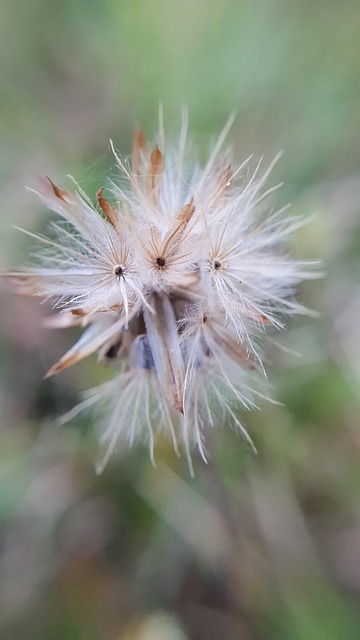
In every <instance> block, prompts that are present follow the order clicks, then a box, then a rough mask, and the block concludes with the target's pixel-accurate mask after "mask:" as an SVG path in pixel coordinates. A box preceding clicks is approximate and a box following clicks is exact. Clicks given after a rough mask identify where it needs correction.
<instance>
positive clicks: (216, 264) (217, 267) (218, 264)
mask: <svg viewBox="0 0 360 640" xmlns="http://www.w3.org/2000/svg"><path fill="white" fill-rule="evenodd" d="M213 267H214V269H215V271H217V270H218V269H220V267H221V262H220V261H219V260H214V262H213Z"/></svg>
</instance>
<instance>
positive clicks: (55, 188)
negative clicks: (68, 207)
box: [45, 176, 66, 202]
mask: <svg viewBox="0 0 360 640" xmlns="http://www.w3.org/2000/svg"><path fill="white" fill-rule="evenodd" d="M45 178H46V179H47V180H48V181H49V183H50V186H51V188H52V190H53V192H54V194H55V195H56V197H57V198H59V200H62V201H63V202H65V195H66V191H64V190H63V189H60V187H58V186H57V185H56V184H54V183H53V181H52V180H50V178H49V177H48V176H45Z"/></svg>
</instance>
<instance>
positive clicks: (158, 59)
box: [0, 0, 360, 640]
mask: <svg viewBox="0 0 360 640" xmlns="http://www.w3.org/2000/svg"><path fill="white" fill-rule="evenodd" d="M0 17H1V20H0V25H1V26H0V29H1V37H0V74H1V89H0V91H1V94H0V96H1V99H0V109H1V118H0V137H1V154H0V182H1V217H0V233H1V235H0V238H1V253H0V267H1V269H5V268H8V267H10V266H11V267H14V266H16V265H17V264H22V263H23V262H24V261H26V258H27V256H28V255H29V251H31V242H30V241H29V239H27V238H25V237H23V236H22V235H21V234H20V233H18V232H16V231H15V230H14V229H13V228H12V226H11V225H12V224H16V225H20V226H23V227H25V228H27V229H30V230H31V229H33V230H34V229H42V228H44V226H45V225H46V217H47V214H46V212H45V211H44V210H43V209H42V208H41V207H40V205H39V203H38V202H37V200H36V198H34V196H33V194H31V193H29V192H27V191H26V190H25V185H31V186H34V185H35V186H36V182H37V180H38V178H39V176H42V175H44V174H46V175H50V176H51V177H53V178H54V180H56V181H57V182H59V183H60V184H66V180H67V179H66V175H67V174H68V173H71V174H72V175H74V176H75V177H76V179H77V180H78V181H79V182H80V183H81V185H82V186H83V188H85V190H86V191H87V192H88V193H89V194H90V196H91V197H93V196H94V194H95V192H96V190H97V189H98V188H99V187H101V186H103V185H104V181H105V176H106V175H108V174H110V175H111V176H114V163H113V159H112V157H111V154H110V152H109V148H108V140H109V138H112V139H114V140H115V142H116V145H117V146H118V147H119V148H121V149H122V150H123V151H124V152H125V153H128V152H129V151H130V144H131V137H132V133H133V130H134V127H135V125H136V124H138V123H139V122H141V124H142V126H143V128H144V129H145V130H146V131H147V132H148V133H149V134H150V135H151V133H152V132H155V130H156V121H157V112H158V105H159V102H160V101H162V102H163V106H164V114H165V124H166V129H167V131H169V132H170V134H173V135H174V136H176V134H177V132H178V128H179V122H180V111H181V106H182V105H183V104H186V105H187V106H188V108H189V113H190V129H191V132H192V134H193V137H194V140H195V142H196V144H197V145H198V147H199V150H200V156H201V157H203V156H204V154H205V153H206V150H207V148H208V143H209V138H211V137H212V136H214V135H216V134H217V133H218V131H219V130H220V129H221V127H222V126H223V124H224V123H225V121H226V119H227V117H228V116H229V114H230V113H231V112H232V111H233V110H234V109H236V111H237V119H236V123H235V125H234V127H233V130H232V141H233V144H234V147H235V156H236V157H237V158H238V160H239V161H240V160H242V159H244V158H245V157H247V156H248V155H249V154H250V153H253V152H255V154H256V155H257V156H259V155H261V154H263V153H264V154H265V158H267V159H268V160H269V161H270V159H271V158H272V157H273V156H274V155H275V153H276V152H277V151H278V150H279V149H283V150H284V156H283V158H282V160H281V161H280V162H279V163H278V165H277V167H276V169H275V170H274V174H273V180H274V183H276V182H277V181H278V179H279V180H282V179H284V180H285V186H284V187H283V188H282V190H281V191H280V192H279V193H278V195H277V198H278V199H279V200H280V201H279V204H284V203H286V202H287V201H291V202H292V203H293V204H292V210H293V211H294V212H295V213H298V214H299V215H307V214H312V213H314V212H315V213H316V214H317V216H316V219H315V220H314V222H312V223H311V224H310V225H308V226H307V227H305V228H304V229H303V230H302V231H301V232H299V233H298V234H297V237H296V239H295V249H296V252H297V253H298V255H301V256H303V257H306V258H313V257H315V258H321V259H323V261H324V265H325V269H326V272H327V275H326V278H325V279H324V280H322V281H319V282H315V283H311V284H308V285H306V287H303V288H302V290H301V292H300V296H301V299H302V300H303V301H304V303H305V304H307V305H308V306H310V307H311V308H313V309H315V310H316V311H318V312H319V314H320V315H319V318H317V319H313V318H301V319H298V320H296V321H294V322H293V323H292V325H291V328H290V330H289V331H288V332H287V334H286V335H284V336H282V338H281V340H282V342H283V344H284V345H286V347H288V348H290V349H291V350H295V351H297V352H298V353H299V354H301V356H300V357H298V356H295V355H293V354H292V353H287V352H274V353H273V354H269V359H270V360H271V363H269V365H268V372H269V378H270V382H271V387H272V391H271V393H272V396H273V397H274V398H276V399H278V400H279V401H281V402H282V403H283V405H282V406H281V405H269V404H266V403H264V404H263V406H262V407H261V409H262V410H261V412H256V413H253V414H249V415H246V416H244V421H245V422H246V425H247V427H248V429H249V430H250V432H251V434H252V436H253V438H254V440H255V442H256V444H257V448H258V450H259V455H258V456H257V457H256V458H255V457H253V456H252V455H251V454H250V453H249V452H248V450H247V449H246V447H245V446H244V443H243V442H242V441H241V439H240V438H239V437H237V435H236V434H234V433H232V432H231V431H226V430H219V431H217V432H216V433H215V432H214V433H211V434H209V436H210V438H211V442H210V447H211V460H210V463H209V465H208V466H204V465H203V464H202V463H201V462H200V461H199V462H196V477H195V480H191V479H190V477H189V474H188V471H187V467H186V462H185V461H184V460H182V459H181V460H178V459H176V458H175V456H174V454H173V451H172V449H171V447H170V446H169V445H168V444H167V443H166V442H159V443H158V450H157V468H156V469H154V468H153V467H152V466H151V463H150V461H149V456H148V452H147V451H146V450H144V449H143V448H142V447H141V446H138V447H136V448H134V449H133V450H131V451H125V452H121V453H120V454H119V455H118V456H117V457H116V458H114V459H113V460H112V461H111V462H110V463H109V465H108V467H107V468H106V470H105V472H104V473H103V475H102V476H100V477H97V476H95V473H94V469H93V461H94V459H95V456H96V446H97V445H96V434H95V433H94V430H93V425H91V424H89V423H88V422H87V421H86V420H85V419H84V418H79V419H78V420H77V421H74V422H73V423H71V424H70V425H67V426H65V427H59V426H57V425H56V417H57V416H59V415H60V414H61V413H62V412H63V411H64V410H66V409H67V408H69V407H71V406H72V405H73V404H74V402H76V400H77V399H78V398H79V397H80V394H81V391H82V390H84V389H86V388H88V387H90V386H92V385H93V384H95V383H96V382H97V381H99V380H102V379H103V378H104V377H106V376H108V375H109V373H108V372H106V371H104V370H102V369H101V368H100V367H96V366H94V362H95V361H94V360H90V361H89V362H85V363H83V364H81V365H79V366H78V367H76V368H75V369H74V370H71V371H68V372H64V373H63V374H61V376H59V378H58V379H54V380H53V379H51V380H46V381H44V380H42V376H43V374H44V373H45V371H46V370H47V368H48V367H49V366H50V365H51V364H52V363H53V362H54V361H55V360H56V358H57V357H58V356H59V355H60V354H61V353H62V352H63V351H64V350H65V349H66V347H67V346H69V345H70V344H71V340H72V338H74V335H75V334H74V335H70V333H71V332H70V333H66V332H60V331H58V332H49V331H47V330H46V329H44V328H43V327H42V325H41V318H42V317H44V315H46V314H47V313H48V311H49V310H48V309H47V308H46V305H42V306H41V305H39V303H38V301H37V300H28V299H25V298H21V299H20V298H18V297H16V296H15V295H14V293H13V291H12V289H11V286H2V289H1V321H0V328H1V337H0V354H1V359H0V370H1V373H2V374H3V375H2V380H1V384H0V399H1V432H0V440H1V443H0V516H1V523H2V534H1V545H0V593H1V601H2V608H1V614H0V628H1V631H0V636H1V638H4V639H5V638H6V639H7V638H9V639H10V638H11V640H22V639H25V638H26V639H27V640H32V639H33V640H35V639H36V640H45V639H46V640H47V639H49V640H50V639H51V640H52V639H59V640H60V639H61V640H120V638H121V639H124V640H162V639H164V640H165V639H166V640H186V639H190V640H233V639H234V640H235V639H244V640H260V639H261V640H275V639H276V640H289V639H290V638H291V640H322V639H324V640H329V639H330V638H331V639H334V640H338V639H339V640H345V639H349V640H350V639H354V640H357V639H358V638H359V623H360V620H359V617H360V616H359V608H360V455H359V454H360V427H359V377H360V336H359V322H358V318H359V312H360V296H359V287H358V280H359V267H360V225H359V214H360V183H359V179H358V178H359V168H360V139H359V131H360V108H359V107H360V83H359V77H360V39H359V36H358V34H359V30H360V7H359V4H358V2H356V1H355V0H349V1H345V2H344V3H338V2H335V1H333V0H329V1H321V2H318V3H312V2H310V1H309V0H305V2H300V0H294V2H286V1H285V0H270V1H267V0H260V1H259V2H257V3H250V2H246V1H245V0H241V1H240V2H237V1H236V0H223V1H222V2H217V1H215V0H207V1H205V0H196V1H195V2H190V0H185V1H184V2H181V3H180V2H174V1H173V0H170V1H166V0H154V1H151V2H148V3H146V2H140V0H105V1H104V2H103V3H99V2H95V0H86V1H85V0H75V1H74V0H65V1H64V2H61V3H52V2H46V1H45V0H32V1H31V2H27V1H26V0H19V1H18V2H17V3H12V2H10V0H3V2H2V5H1V8H0Z"/></svg>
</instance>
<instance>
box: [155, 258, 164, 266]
mask: <svg viewBox="0 0 360 640" xmlns="http://www.w3.org/2000/svg"><path fill="white" fill-rule="evenodd" d="M156 264H157V266H158V267H165V258H156Z"/></svg>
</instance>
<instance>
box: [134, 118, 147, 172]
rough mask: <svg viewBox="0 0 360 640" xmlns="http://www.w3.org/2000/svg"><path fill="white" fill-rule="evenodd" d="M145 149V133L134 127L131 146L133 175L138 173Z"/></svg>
mask: <svg viewBox="0 0 360 640" xmlns="http://www.w3.org/2000/svg"><path fill="white" fill-rule="evenodd" d="M146 149H147V140H146V136H145V133H144V132H143V131H142V130H141V129H136V131H135V133H134V141H133V148H132V156H131V164H132V169H133V172H134V174H135V175H138V174H139V173H140V168H141V164H142V154H143V152H145V151H146Z"/></svg>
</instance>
